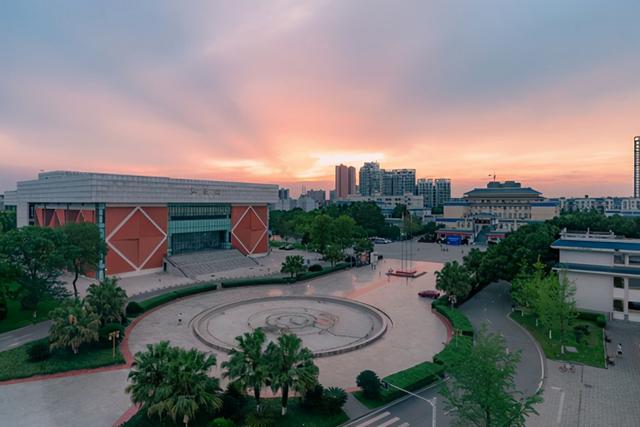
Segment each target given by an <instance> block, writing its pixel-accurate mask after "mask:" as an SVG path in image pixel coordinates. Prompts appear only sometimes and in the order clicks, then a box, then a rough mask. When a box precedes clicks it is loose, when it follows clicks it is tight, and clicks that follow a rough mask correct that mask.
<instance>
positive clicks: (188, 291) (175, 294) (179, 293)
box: [126, 263, 349, 317]
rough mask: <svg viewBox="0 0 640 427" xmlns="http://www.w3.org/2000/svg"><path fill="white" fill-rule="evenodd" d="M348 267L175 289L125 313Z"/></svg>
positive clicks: (132, 304) (132, 314)
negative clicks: (209, 293)
mask: <svg viewBox="0 0 640 427" xmlns="http://www.w3.org/2000/svg"><path fill="white" fill-rule="evenodd" d="M348 267H349V264H346V263H340V264H338V265H336V266H335V267H330V268H325V269H323V270H321V271H307V272H304V273H301V274H299V275H298V276H297V277H293V278H292V277H262V278H247V279H230V280H224V281H222V282H206V283H200V284H197V285H194V286H189V287H187V288H182V289H176V290H173V291H169V292H166V293H164V294H160V295H156V296H154V297H151V298H149V299H146V300H144V301H140V302H136V301H131V302H129V304H127V307H126V313H127V316H129V317H136V316H138V315H139V314H141V313H144V312H145V311H148V310H151V309H152V308H155V307H157V306H159V305H162V304H165V303H168V302H170V301H173V300H175V299H178V298H183V297H186V296H189V295H194V294H198V293H201V292H208V291H215V290H216V289H218V286H219V287H220V288H224V289H228V288H238V287H243V286H259V285H288V284H291V283H295V282H299V281H301V280H309V279H313V278H315V277H319V276H323V275H325V274H329V273H333V272H334V271H339V270H344V269H346V268H348Z"/></svg>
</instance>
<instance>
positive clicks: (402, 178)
mask: <svg viewBox="0 0 640 427" xmlns="http://www.w3.org/2000/svg"><path fill="white" fill-rule="evenodd" d="M415 192H416V170H415V169H391V170H384V169H383V170H382V195H383V196H402V195H404V194H414V193H415Z"/></svg>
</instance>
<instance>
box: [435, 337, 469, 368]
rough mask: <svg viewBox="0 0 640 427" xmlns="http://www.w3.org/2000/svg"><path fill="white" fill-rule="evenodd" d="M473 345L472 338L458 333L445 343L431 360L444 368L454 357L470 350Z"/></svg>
mask: <svg viewBox="0 0 640 427" xmlns="http://www.w3.org/2000/svg"><path fill="white" fill-rule="evenodd" d="M472 345H473V338H471V337H469V336H466V335H460V336H455V337H453V338H452V339H451V341H449V343H447V345H446V346H445V347H444V348H443V349H442V350H441V351H440V353H438V354H436V355H435V356H433V362H434V363H437V364H438V365H441V366H442V367H443V368H444V369H446V368H447V367H448V366H449V365H450V364H451V363H452V362H453V361H454V360H455V359H456V357H460V355H464V354H466V353H468V352H469V351H470V350H471V346H472Z"/></svg>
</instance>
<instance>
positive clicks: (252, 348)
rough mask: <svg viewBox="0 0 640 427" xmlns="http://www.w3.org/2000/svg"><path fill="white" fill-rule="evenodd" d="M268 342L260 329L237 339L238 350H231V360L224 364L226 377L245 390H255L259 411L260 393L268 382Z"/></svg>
mask: <svg viewBox="0 0 640 427" xmlns="http://www.w3.org/2000/svg"><path fill="white" fill-rule="evenodd" d="M266 341H267V337H266V335H265V333H264V332H263V331H262V329H260V328H258V329H256V330H254V331H253V332H247V333H245V334H244V335H242V336H239V337H236V342H237V344H238V345H237V350H236V349H235V348H234V349H233V350H231V353H230V354H229V360H228V361H226V362H223V363H222V367H223V368H224V369H226V370H227V371H226V373H225V374H224V375H225V377H228V378H230V379H231V380H233V381H236V382H237V383H238V384H240V386H241V387H242V388H243V389H247V388H251V389H252V390H253V397H254V398H255V399H256V409H257V410H258V411H260V391H261V390H262V386H263V385H264V384H265V383H266V380H267V360H266V356H265V354H264V351H263V347H264V346H265V343H266Z"/></svg>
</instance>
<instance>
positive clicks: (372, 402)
mask: <svg viewBox="0 0 640 427" xmlns="http://www.w3.org/2000/svg"><path fill="white" fill-rule="evenodd" d="M353 397H355V398H356V399H358V400H359V401H360V403H362V404H363V405H364V406H366V407H367V408H369V409H376V408H378V407H380V406H382V405H384V404H386V403H389V402H386V401H384V400H382V399H369V398H368V397H365V395H364V394H362V392H361V391H354V392H353Z"/></svg>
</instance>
